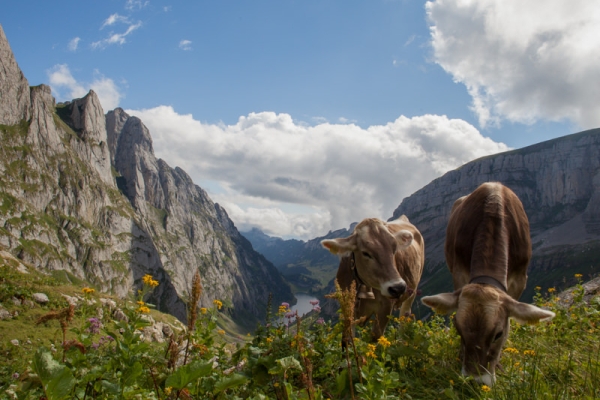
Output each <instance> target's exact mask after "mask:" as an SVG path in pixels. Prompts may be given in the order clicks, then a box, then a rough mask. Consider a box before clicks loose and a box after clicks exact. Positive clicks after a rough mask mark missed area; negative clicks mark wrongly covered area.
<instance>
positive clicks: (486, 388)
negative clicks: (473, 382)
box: [481, 385, 492, 393]
mask: <svg viewBox="0 0 600 400" xmlns="http://www.w3.org/2000/svg"><path fill="white" fill-rule="evenodd" d="M481 390H483V391H484V392H486V393H487V392H489V391H491V390H492V389H490V387H489V386H488V385H482V386H481Z"/></svg>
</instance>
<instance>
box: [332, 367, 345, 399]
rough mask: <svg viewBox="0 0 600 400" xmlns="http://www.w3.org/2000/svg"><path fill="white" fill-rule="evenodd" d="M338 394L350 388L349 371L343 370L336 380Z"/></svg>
mask: <svg viewBox="0 0 600 400" xmlns="http://www.w3.org/2000/svg"><path fill="white" fill-rule="evenodd" d="M335 383H336V387H337V394H341V393H342V392H343V391H344V390H345V389H346V388H347V387H348V370H347V369H343V370H342V372H340V373H339V374H338V376H337V377H336V378H335Z"/></svg>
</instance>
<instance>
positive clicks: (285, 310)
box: [279, 306, 288, 314]
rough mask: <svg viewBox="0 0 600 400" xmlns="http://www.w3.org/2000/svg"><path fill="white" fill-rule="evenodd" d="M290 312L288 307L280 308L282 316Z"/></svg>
mask: <svg viewBox="0 0 600 400" xmlns="http://www.w3.org/2000/svg"><path fill="white" fill-rule="evenodd" d="M287 310H288V308H287V307H286V306H279V312H280V313H281V314H283V313H286V312H287Z"/></svg>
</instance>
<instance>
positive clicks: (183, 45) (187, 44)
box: [179, 40, 192, 51]
mask: <svg viewBox="0 0 600 400" xmlns="http://www.w3.org/2000/svg"><path fill="white" fill-rule="evenodd" d="M179 48H180V49H181V50H185V51H189V50H192V41H191V40H182V41H181V42H179Z"/></svg>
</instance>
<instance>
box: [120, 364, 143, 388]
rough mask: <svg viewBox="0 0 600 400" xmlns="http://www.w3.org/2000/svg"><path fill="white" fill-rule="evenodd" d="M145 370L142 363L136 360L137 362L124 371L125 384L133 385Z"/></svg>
mask: <svg viewBox="0 0 600 400" xmlns="http://www.w3.org/2000/svg"><path fill="white" fill-rule="evenodd" d="M142 372H143V368H142V364H140V362H139V361H136V362H135V364H133V366H132V367H131V368H129V369H128V370H127V371H125V372H124V373H123V378H122V379H123V386H131V385H133V384H134V383H135V381H136V379H137V377H138V376H140V375H141V374H142Z"/></svg>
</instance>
